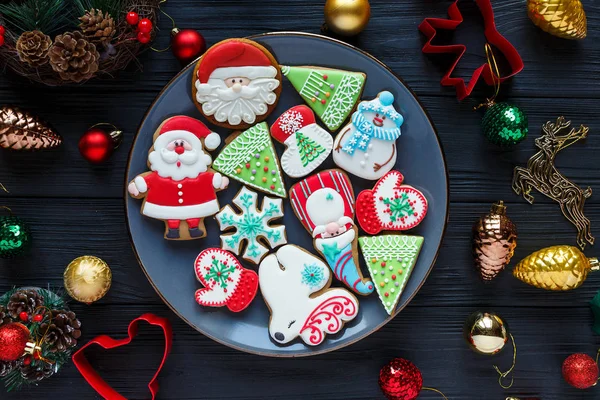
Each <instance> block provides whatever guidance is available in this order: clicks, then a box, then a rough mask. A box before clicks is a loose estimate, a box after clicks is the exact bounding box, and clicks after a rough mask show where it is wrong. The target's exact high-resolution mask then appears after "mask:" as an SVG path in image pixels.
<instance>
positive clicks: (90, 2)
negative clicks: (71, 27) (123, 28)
mask: <svg viewBox="0 0 600 400" xmlns="http://www.w3.org/2000/svg"><path fill="white" fill-rule="evenodd" d="M73 2H74V3H75V6H76V8H77V12H78V14H79V16H82V15H85V13H86V12H88V11H90V10H92V9H97V10H101V11H102V12H107V13H109V14H110V16H111V17H113V18H114V19H115V21H116V22H117V23H118V22H119V21H120V20H121V19H122V18H123V14H124V13H123V8H124V7H125V0H73Z"/></svg>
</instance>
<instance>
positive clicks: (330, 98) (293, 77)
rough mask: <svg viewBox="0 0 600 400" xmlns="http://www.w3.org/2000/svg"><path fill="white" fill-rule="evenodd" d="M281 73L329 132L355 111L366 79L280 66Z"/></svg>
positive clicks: (325, 70) (326, 70) (338, 71)
mask: <svg viewBox="0 0 600 400" xmlns="http://www.w3.org/2000/svg"><path fill="white" fill-rule="evenodd" d="M281 72H282V73H283V75H284V76H285V77H286V78H287V79H288V80H289V81H290V82H291V83H292V85H293V86H294V88H295V89H296V91H297V92H298V93H299V94H300V96H302V98H303V99H304V101H306V104H308V105H309V106H310V108H312V109H313V110H314V112H315V113H316V114H317V115H318V116H319V118H320V119H321V121H323V123H324V124H325V126H326V127H327V129H329V130H330V131H331V132H334V131H336V130H338V128H339V127H340V126H342V124H343V123H344V121H345V120H346V118H348V115H350V113H351V112H352V110H354V107H355V106H356V102H357V101H358V99H359V98H360V95H361V94H362V91H363V87H364V85H365V80H366V78H367V76H366V75H365V74H363V73H362V72H350V71H344V70H341V69H331V68H323V67H289V66H287V65H282V66H281Z"/></svg>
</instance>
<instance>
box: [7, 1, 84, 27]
mask: <svg viewBox="0 0 600 400" xmlns="http://www.w3.org/2000/svg"><path fill="white" fill-rule="evenodd" d="M69 3H70V2H69V1H65V0H25V1H19V2H17V1H15V0H12V1H11V2H10V3H7V4H0V14H2V19H3V20H4V22H5V23H6V24H7V25H8V26H9V27H10V28H11V29H12V30H14V31H16V32H15V33H16V34H17V36H19V35H21V34H22V33H23V32H26V31H34V30H38V31H42V32H44V33H45V34H47V35H52V34H53V33H57V32H58V31H60V30H62V29H63V28H65V27H67V26H72V25H73V23H72V21H71V18H70V17H71V15H70V12H69V11H68V9H67V6H68V5H69Z"/></svg>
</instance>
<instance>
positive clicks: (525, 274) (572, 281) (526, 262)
mask: <svg viewBox="0 0 600 400" xmlns="http://www.w3.org/2000/svg"><path fill="white" fill-rule="evenodd" d="M599 269H600V263H599V262H598V259H597V258H595V257H592V258H588V257H586V256H585V254H583V252H581V250H579V249H578V248H577V247H575V246H568V245H560V246H552V247H546V248H545V249H541V250H538V251H536V252H534V253H531V254H530V255H529V256H527V257H525V258H524V259H523V260H521V261H520V262H519V263H518V264H517V266H516V267H515V269H514V270H513V275H514V276H515V278H518V279H520V280H521V281H523V282H525V283H527V284H529V285H532V286H535V287H538V288H540V289H546V290H557V291H558V290H573V289H577V288H578V287H579V286H581V285H582V284H583V282H584V281H585V279H586V278H587V275H588V273H589V272H590V271H597V270H599Z"/></svg>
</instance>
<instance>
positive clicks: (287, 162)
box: [271, 106, 333, 178]
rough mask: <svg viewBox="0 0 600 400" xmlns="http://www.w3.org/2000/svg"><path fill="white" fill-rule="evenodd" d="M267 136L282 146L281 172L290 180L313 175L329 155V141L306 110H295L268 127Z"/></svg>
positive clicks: (303, 108) (282, 115) (312, 114)
mask: <svg viewBox="0 0 600 400" xmlns="http://www.w3.org/2000/svg"><path fill="white" fill-rule="evenodd" d="M271 136H273V138H274V139H275V140H277V141H278V142H279V143H283V144H284V145H285V147H286V150H285V151H284V152H283V154H282V156H281V168H282V169H283V171H284V172H285V173H286V174H288V176H291V177H292V178H301V177H303V176H306V175H308V174H309V173H311V172H312V171H314V170H315V169H316V168H317V167H318V166H319V165H321V163H323V161H325V159H326V158H327V157H328V156H329V153H331V149H333V138H332V137H331V135H330V134H329V132H327V131H326V130H325V129H323V128H321V127H320V126H319V125H317V123H316V121H315V114H314V113H313V112H312V111H311V109H310V108H308V107H306V106H295V107H292V108H290V109H289V110H287V111H286V112H284V113H283V114H281V116H280V117H279V118H277V120H276V121H275V122H274V123H273V125H271Z"/></svg>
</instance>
